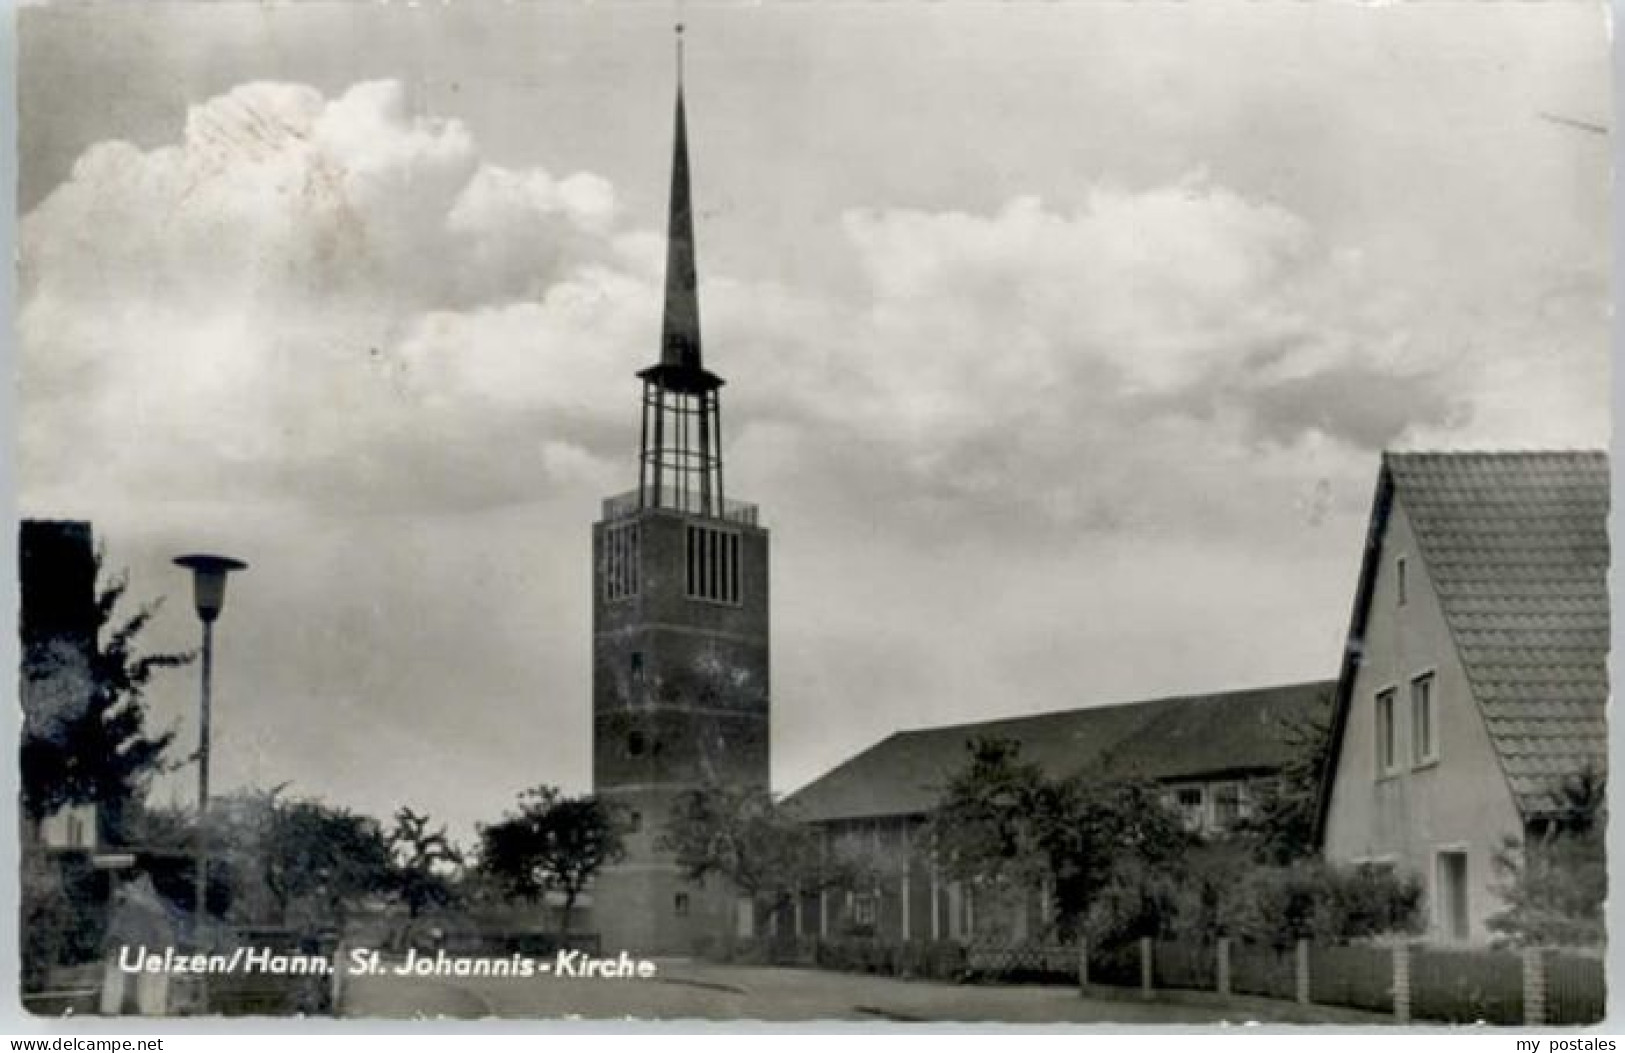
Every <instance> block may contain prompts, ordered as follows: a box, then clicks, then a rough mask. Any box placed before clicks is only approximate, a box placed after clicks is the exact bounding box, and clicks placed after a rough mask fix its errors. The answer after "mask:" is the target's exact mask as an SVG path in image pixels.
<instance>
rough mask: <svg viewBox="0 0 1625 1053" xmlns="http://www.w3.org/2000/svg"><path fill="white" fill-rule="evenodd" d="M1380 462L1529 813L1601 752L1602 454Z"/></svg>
mask: <svg viewBox="0 0 1625 1053" xmlns="http://www.w3.org/2000/svg"><path fill="white" fill-rule="evenodd" d="M1384 463H1385V467H1386V470H1387V471H1388V473H1389V474H1390V476H1391V478H1392V480H1393V487H1394V496H1395V498H1396V500H1397V501H1398V502H1399V504H1400V505H1401V507H1403V508H1404V509H1405V512H1406V514H1407V515H1408V516H1409V518H1410V521H1411V524H1412V528H1413V529H1414V531H1415V533H1416V537H1417V544H1418V546H1419V548H1420V550H1421V555H1422V559H1423V561H1424V562H1425V563H1426V566H1427V571H1428V575H1429V577H1430V579H1431V580H1432V582H1433V585H1434V588H1435V589H1436V590H1437V592H1438V595H1439V600H1440V602H1441V604H1442V605H1443V608H1444V617H1445V621H1446V622H1447V623H1448V625H1449V627H1450V632H1451V634H1452V636H1453V637H1454V639H1455V642H1456V646H1457V649H1458V651H1459V652H1460V654H1461V660H1462V664H1463V665H1464V666H1465V667H1466V671H1467V677H1468V679H1469V680H1470V681H1471V683H1472V688H1473V694H1474V697H1475V698H1476V699H1477V701H1478V704H1479V708H1480V709H1481V710H1482V712H1483V714H1484V723H1485V726H1486V727H1487V728H1488V729H1489V733H1490V739H1491V740H1492V741H1493V742H1494V743H1495V748H1496V751H1497V752H1498V753H1499V754H1500V758H1501V763H1502V767H1503V769H1504V770H1505V772H1506V776H1507V781H1508V784H1509V785H1510V786H1511V788H1512V792H1513V794H1514V796H1515V797H1516V798H1517V799H1518V802H1519V805H1520V806H1521V807H1522V808H1523V810H1524V812H1525V814H1526V815H1527V814H1531V813H1538V812H1539V811H1541V810H1542V809H1543V808H1544V807H1546V806H1547V804H1548V797H1547V795H1548V794H1549V793H1550V792H1551V790H1552V789H1553V788H1554V786H1556V785H1558V784H1560V783H1561V781H1562V780H1563V779H1564V778H1566V777H1570V776H1573V775H1575V774H1577V773H1578V772H1579V771H1581V770H1582V769H1583V768H1585V767H1587V766H1588V765H1590V766H1595V767H1596V769H1597V770H1598V771H1601V770H1602V769H1603V766H1604V764H1605V762H1606V759H1607V751H1608V725H1607V704H1608V497H1609V486H1608V459H1607V457H1606V455H1604V454H1602V453H1589V452H1584V453H1451V454H1445V453H1404V454H1389V455H1388V456H1387V457H1386V458H1385V459H1384Z"/></svg>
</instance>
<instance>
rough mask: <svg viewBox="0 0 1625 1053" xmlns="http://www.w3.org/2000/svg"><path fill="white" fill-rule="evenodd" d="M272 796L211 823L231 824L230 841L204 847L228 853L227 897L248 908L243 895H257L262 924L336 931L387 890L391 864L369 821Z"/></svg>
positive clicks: (315, 802)
mask: <svg viewBox="0 0 1625 1053" xmlns="http://www.w3.org/2000/svg"><path fill="white" fill-rule="evenodd" d="M280 790H281V787H278V788H277V789H275V790H271V791H269V792H266V793H262V794H259V795H257V796H256V797H254V798H244V799H243V803H242V804H241V806H240V807H239V808H238V809H237V810H236V812H237V814H236V816H234V817H233V816H230V815H228V816H224V817H221V818H220V819H217V821H223V822H225V823H230V824H233V825H234V829H233V831H232V836H231V837H229V838H225V839H218V840H217V839H216V838H214V837H211V840H214V841H216V843H221V841H222V840H223V841H224V842H225V843H227V844H231V845H233V846H234V847H235V849H236V851H235V852H234V853H233V854H234V856H235V857H236V859H237V861H238V866H239V867H240V874H239V876H238V877H237V878H236V880H235V881H234V897H235V898H240V899H243V900H244V901H245V902H247V901H251V900H252V899H253V898H254V897H253V896H251V895H248V893H249V892H251V891H253V892H258V891H260V890H263V892H264V894H265V897H264V898H265V900H266V901H268V907H267V909H268V912H269V913H270V914H271V915H272V917H271V918H270V919H267V920H272V921H275V922H276V923H278V924H283V925H294V926H297V927H300V928H308V929H316V928H332V927H337V926H341V925H342V924H343V922H344V919H345V917H346V916H347V915H348V914H349V912H350V911H351V910H353V909H354V908H355V907H356V906H357V905H358V904H359V903H360V902H361V901H362V900H364V899H365V898H366V897H367V896H370V895H375V894H379V893H385V892H389V891H391V889H392V888H393V881H394V877H395V861H394V859H393V858H392V856H391V854H390V848H389V842H388V839H387V838H386V837H385V835H384V832H383V829H382V828H381V827H380V825H379V823H378V821H377V820H376V819H373V818H372V817H371V816H365V815H358V814H356V813H355V812H352V811H350V810H349V809H348V808H342V807H336V806H333V805H329V804H324V803H323V802H321V801H319V800H314V799H304V800H287V799H284V798H283V797H282V796H281V795H280V792H279V791H280ZM216 811H217V812H218V811H220V810H216ZM245 885H246V886H252V888H244V887H242V886H245Z"/></svg>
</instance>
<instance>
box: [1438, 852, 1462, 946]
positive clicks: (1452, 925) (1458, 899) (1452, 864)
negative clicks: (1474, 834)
mask: <svg viewBox="0 0 1625 1053" xmlns="http://www.w3.org/2000/svg"><path fill="white" fill-rule="evenodd" d="M1438 867H1439V872H1438V875H1437V881H1436V882H1435V887H1436V891H1437V897H1438V903H1439V908H1438V909H1439V931H1440V933H1441V934H1442V935H1443V936H1444V937H1445V939H1448V940H1465V939H1466V938H1467V853H1466V852H1440V853H1439V862H1438Z"/></svg>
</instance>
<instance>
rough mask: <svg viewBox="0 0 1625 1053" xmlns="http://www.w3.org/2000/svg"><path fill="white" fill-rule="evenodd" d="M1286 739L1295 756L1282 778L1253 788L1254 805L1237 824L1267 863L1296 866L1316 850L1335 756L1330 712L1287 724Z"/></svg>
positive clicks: (1283, 731) (1283, 732) (1237, 829)
mask: <svg viewBox="0 0 1625 1053" xmlns="http://www.w3.org/2000/svg"><path fill="white" fill-rule="evenodd" d="M1281 740H1282V741H1283V742H1284V743H1286V745H1287V747H1288V748H1289V749H1290V750H1291V755H1290V757H1289V758H1288V759H1287V761H1286V763H1284V764H1282V765H1281V769H1280V771H1279V773H1278V774H1277V776H1276V778H1274V779H1273V780H1270V781H1268V782H1265V783H1263V784H1261V785H1255V787H1254V788H1253V789H1252V791H1251V792H1252V801H1251V807H1250V808H1249V809H1248V812H1247V814H1246V815H1244V816H1242V817H1241V818H1240V819H1238V820H1237V821H1236V824H1235V826H1234V827H1233V828H1232V829H1233V832H1234V833H1235V835H1236V836H1237V837H1238V838H1240V839H1241V840H1243V841H1245V842H1246V843H1247V844H1248V845H1249V846H1250V848H1251V850H1252V854H1253V858H1254V859H1256V860H1257V861H1258V862H1259V863H1262V864H1264V865H1266V866H1277V867H1280V866H1290V865H1292V864H1293V863H1296V862H1298V861H1300V860H1304V859H1308V858H1309V857H1311V856H1313V855H1314V854H1315V851H1316V844H1315V823H1316V819H1317V815H1318V812H1319V808H1320V792H1321V780H1322V779H1324V778H1325V776H1326V766H1327V762H1328V761H1329V760H1330V757H1331V747H1332V729H1331V718H1330V716H1316V717H1303V718H1297V719H1288V720H1284V721H1283V722H1282V723H1281Z"/></svg>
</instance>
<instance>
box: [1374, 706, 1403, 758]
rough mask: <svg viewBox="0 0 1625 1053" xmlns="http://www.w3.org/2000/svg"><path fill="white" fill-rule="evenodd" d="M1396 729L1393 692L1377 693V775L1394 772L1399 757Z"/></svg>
mask: <svg viewBox="0 0 1625 1053" xmlns="http://www.w3.org/2000/svg"><path fill="white" fill-rule="evenodd" d="M1398 747H1399V741H1398V728H1397V727H1396V726H1395V725H1394V691H1393V689H1392V688H1389V689H1388V690H1387V691H1379V692H1377V774H1378V775H1387V774H1389V773H1390V772H1392V771H1393V770H1394V766H1395V763H1396V761H1397V759H1398V757H1399V748H1398Z"/></svg>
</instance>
